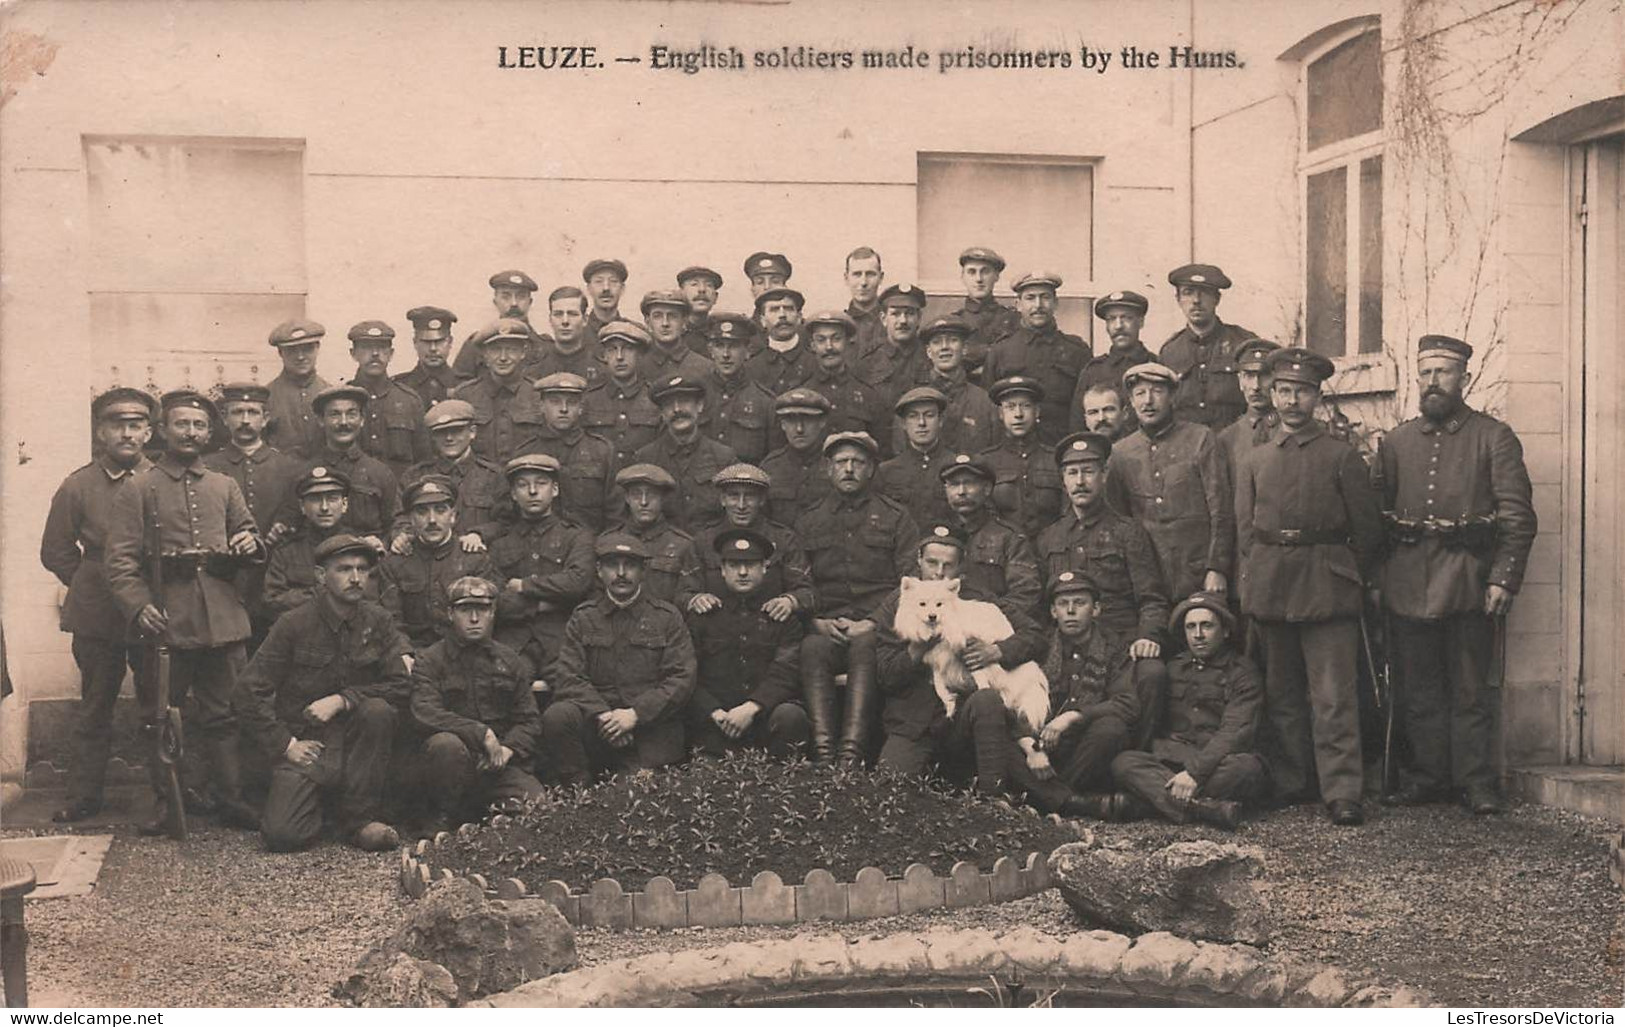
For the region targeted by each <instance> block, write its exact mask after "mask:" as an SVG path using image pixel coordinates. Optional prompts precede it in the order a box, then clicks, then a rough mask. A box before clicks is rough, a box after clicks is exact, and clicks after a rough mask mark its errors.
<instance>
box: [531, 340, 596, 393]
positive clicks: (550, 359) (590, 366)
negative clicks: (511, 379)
mask: <svg viewBox="0 0 1625 1027" xmlns="http://www.w3.org/2000/svg"><path fill="white" fill-rule="evenodd" d="M593 349H594V348H593V347H592V346H590V345H588V344H587V340H586V339H585V338H583V340H582V343H581V346H580V348H578V349H576V350H574V351H573V352H570V353H561V352H560V351H559V345H558V343H557V342H555V341H554V340H553V339H552V338H551V337H549V338H547V339H546V340H545V341H544V342H543V344H542V345H540V346H538V347H536V352H535V355H534V356H532V357H531V360H530V363H529V364H527V365H525V377H527V378H529V379H530V380H531V381H532V382H533V383H534V382H539V381H541V380H542V379H543V378H546V377H547V376H548V375H550V374H559V373H561V372H562V373H566V374H573V375H579V376H580V377H582V378H585V379H586V380H587V385H588V387H591V386H593V385H596V384H598V381H599V379H601V378H607V377H609V376H608V375H607V374H606V373H605V372H604V365H603V364H602V363H600V362H599V360H598V354H597V353H595V352H594V351H593Z"/></svg>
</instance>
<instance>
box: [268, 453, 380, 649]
mask: <svg viewBox="0 0 1625 1027" xmlns="http://www.w3.org/2000/svg"><path fill="white" fill-rule="evenodd" d="M291 509H292V511H293V512H292V515H291V516H292V517H293V518H294V521H293V523H294V524H296V525H297V527H296V528H295V529H294V530H293V532H292V533H291V534H289V535H288V536H287V537H285V538H284V539H283V540H282V541H281V542H280V543H278V544H277V546H276V548H275V549H273V550H271V558H270V561H269V562H268V563H267V564H266V567H265V587H264V591H263V592H262V593H261V600H260V601H261V604H262V605H263V607H264V609H265V615H266V617H267V618H268V619H269V620H271V621H272V622H273V623H274V622H275V621H276V620H277V618H279V617H281V616H283V615H285V614H286V613H288V611H290V610H293V609H297V608H298V607H300V606H303V605H304V604H305V603H307V602H309V601H310V600H311V599H313V598H315V596H316V592H317V582H316V555H315V554H316V547H317V546H319V545H321V544H322V543H323V542H325V541H327V540H328V539H330V538H332V537H333V536H334V535H342V534H348V533H349V531H348V529H347V528H346V527H345V526H344V519H345V514H346V513H347V512H348V511H349V509H350V477H349V475H347V474H345V473H344V472H343V471H340V470H338V469H336V468H332V467H327V466H325V465H320V464H318V465H317V466H315V467H312V468H311V469H310V470H308V471H306V472H305V473H304V474H303V475H302V476H301V477H300V478H299V480H298V481H297V482H295V483H294V486H293V490H292V507H291ZM368 587H369V591H368V593H367V597H368V598H369V599H373V600H376V599H377V598H378V589H377V580H376V578H374V579H373V580H372V581H371V582H370V583H369V586H368Z"/></svg>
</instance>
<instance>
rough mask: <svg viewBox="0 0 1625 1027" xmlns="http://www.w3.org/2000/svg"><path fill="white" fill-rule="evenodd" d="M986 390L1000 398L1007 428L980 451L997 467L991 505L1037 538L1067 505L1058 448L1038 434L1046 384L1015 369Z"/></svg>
mask: <svg viewBox="0 0 1625 1027" xmlns="http://www.w3.org/2000/svg"><path fill="white" fill-rule="evenodd" d="M988 396H989V398H990V399H992V401H993V402H994V403H996V404H998V409H999V425H1000V427H1001V428H1002V429H1003V432H1002V434H1001V435H1000V439H999V442H998V444H997V445H995V446H993V447H992V448H990V449H985V450H983V451H982V452H981V453H980V454H979V455H980V457H981V459H982V460H983V461H985V462H986V463H987V465H988V467H989V468H991V469H992V471H993V508H994V509H995V510H996V511H997V512H998V515H999V516H1000V517H1002V518H1004V519H1005V520H1006V521H1008V522H1010V523H1011V524H1012V525H1014V526H1015V527H1016V528H1017V529H1018V530H1019V531H1020V532H1021V533H1022V534H1023V535H1025V536H1026V537H1027V538H1029V539H1033V540H1035V541H1036V540H1037V538H1038V533H1039V532H1040V531H1042V530H1044V528H1045V527H1047V526H1048V525H1050V524H1051V523H1053V522H1054V521H1055V519H1056V518H1057V517H1059V516H1061V511H1062V510H1063V509H1064V508H1065V505H1066V504H1065V502H1064V501H1063V494H1062V491H1061V474H1060V471H1058V470H1057V469H1056V466H1055V456H1054V450H1053V448H1052V447H1049V446H1046V445H1044V444H1043V442H1041V441H1040V440H1039V437H1038V423H1039V419H1040V418H1041V416H1042V409H1043V402H1044V386H1043V385H1041V384H1039V382H1038V379H1036V378H1028V377H1026V376H1024V375H1011V376H1010V377H1009V378H1004V379H1001V380H999V381H997V382H994V383H993V386H992V388H991V389H989V390H988Z"/></svg>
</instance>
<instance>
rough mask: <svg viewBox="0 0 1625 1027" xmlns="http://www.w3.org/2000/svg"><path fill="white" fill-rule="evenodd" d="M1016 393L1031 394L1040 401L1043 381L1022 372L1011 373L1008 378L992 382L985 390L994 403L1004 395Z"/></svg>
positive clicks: (1041, 399) (1042, 393)
mask: <svg viewBox="0 0 1625 1027" xmlns="http://www.w3.org/2000/svg"><path fill="white" fill-rule="evenodd" d="M1018 393H1021V394H1025V395H1028V396H1031V397H1032V398H1034V399H1036V400H1039V401H1040V402H1042V401H1043V399H1044V383H1043V382H1040V381H1039V380H1038V379H1037V378H1030V377H1028V376H1027V375H1024V374H1013V375H1011V376H1010V377H1008V378H1000V379H999V380H998V381H996V382H994V383H993V387H992V388H990V389H988V390H987V395H988V398H989V399H991V400H993V402H995V403H997V402H999V401H1000V400H1002V399H1003V398H1004V397H1006V396H1013V395H1016V394H1018Z"/></svg>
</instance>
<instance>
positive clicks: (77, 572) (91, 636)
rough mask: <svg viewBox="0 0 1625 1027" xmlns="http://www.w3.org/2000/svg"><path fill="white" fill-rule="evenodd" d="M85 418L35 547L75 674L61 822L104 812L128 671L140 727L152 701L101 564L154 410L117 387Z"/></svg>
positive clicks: (140, 658) (149, 401) (147, 400)
mask: <svg viewBox="0 0 1625 1027" xmlns="http://www.w3.org/2000/svg"><path fill="white" fill-rule="evenodd" d="M90 412H91V417H92V418H94V420H95V441H96V446H95V450H96V455H95V458H94V459H92V460H91V461H90V462H89V463H87V464H85V465H84V466H83V467H80V468H79V469H78V470H76V471H74V472H73V473H72V474H70V475H68V477H67V478H66V479H65V480H64V481H63V482H62V484H61V485H60V486H58V488H57V490H56V494H55V495H54V496H53V497H52V498H51V510H50V513H49V514H47V515H46V518H45V532H44V534H43V535H42V536H41V537H40V549H39V552H40V563H42V564H44V565H45V569H46V570H48V571H50V572H51V573H52V574H54V575H56V578H57V580H58V581H60V582H62V584H63V585H64V586H65V587H66V588H67V590H68V596H67V599H66V600H65V601H64V602H63V604H62V618H61V628H62V630H63V631H66V632H68V633H69V634H70V635H72V636H73V661H74V663H75V664H76V665H77V666H78V668H79V704H78V707H77V708H76V710H75V725H74V758H73V763H72V767H71V772H70V775H69V778H68V801H67V805H65V806H64V807H63V808H62V809H60V810H58V811H57V812H56V813H54V814H53V815H52V819H53V820H54V821H56V822H57V823H60V824H68V823H74V822H76V821H80V820H84V819H86V818H87V817H93V816H95V815H96V814H97V813H99V812H100V811H101V808H102V786H103V783H104V782H105V780H106V775H107V760H108V757H109V756H110V755H111V752H112V741H113V709H114V705H115V703H116V702H117V700H118V693H119V686H120V684H121V683H122V682H123V681H124V672H125V668H126V667H128V668H129V669H130V671H131V672H133V673H134V675H135V693H136V701H137V703H138V704H139V706H140V708H141V714H142V720H143V722H144V723H147V722H151V720H152V718H153V705H154V703H155V701H156V692H155V690H154V684H155V682H154V680H153V678H152V677H151V675H150V673H149V666H148V662H147V660H146V659H145V654H144V652H143V650H142V647H141V645H140V644H139V643H138V642H137V641H136V640H135V638H134V636H133V635H132V634H131V633H130V631H129V622H128V620H127V619H126V618H125V616H124V615H123V613H122V612H121V611H120V609H119V607H118V605H117V604H116V603H115V602H114V599H113V593H112V590H111V589H110V587H109V586H108V582H107V569H106V566H105V564H104V560H105V559H106V545H107V537H108V528H109V525H110V522H111V520H112V514H113V504H114V501H115V500H116V499H117V497H118V496H119V495H120V494H121V493H122V492H123V490H124V489H126V488H127V487H128V486H129V484H130V482H131V481H132V480H133V479H134V478H135V477H137V476H138V475H140V474H141V473H142V472H144V471H146V470H147V469H148V468H149V467H151V466H152V465H151V463H150V462H148V460H147V457H146V454H145V453H144V452H143V448H142V447H144V446H145V445H146V442H147V440H148V439H149V438H151V436H152V423H153V421H154V420H155V419H156V418H157V414H158V404H157V403H156V402H154V401H153V398H152V397H151V396H149V395H147V394H146V393H145V392H141V391H140V390H138V389H129V388H118V389H110V390H109V391H107V392H104V393H102V394H101V395H99V396H97V397H96V398H95V399H94V400H92V401H91V404H90Z"/></svg>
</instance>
